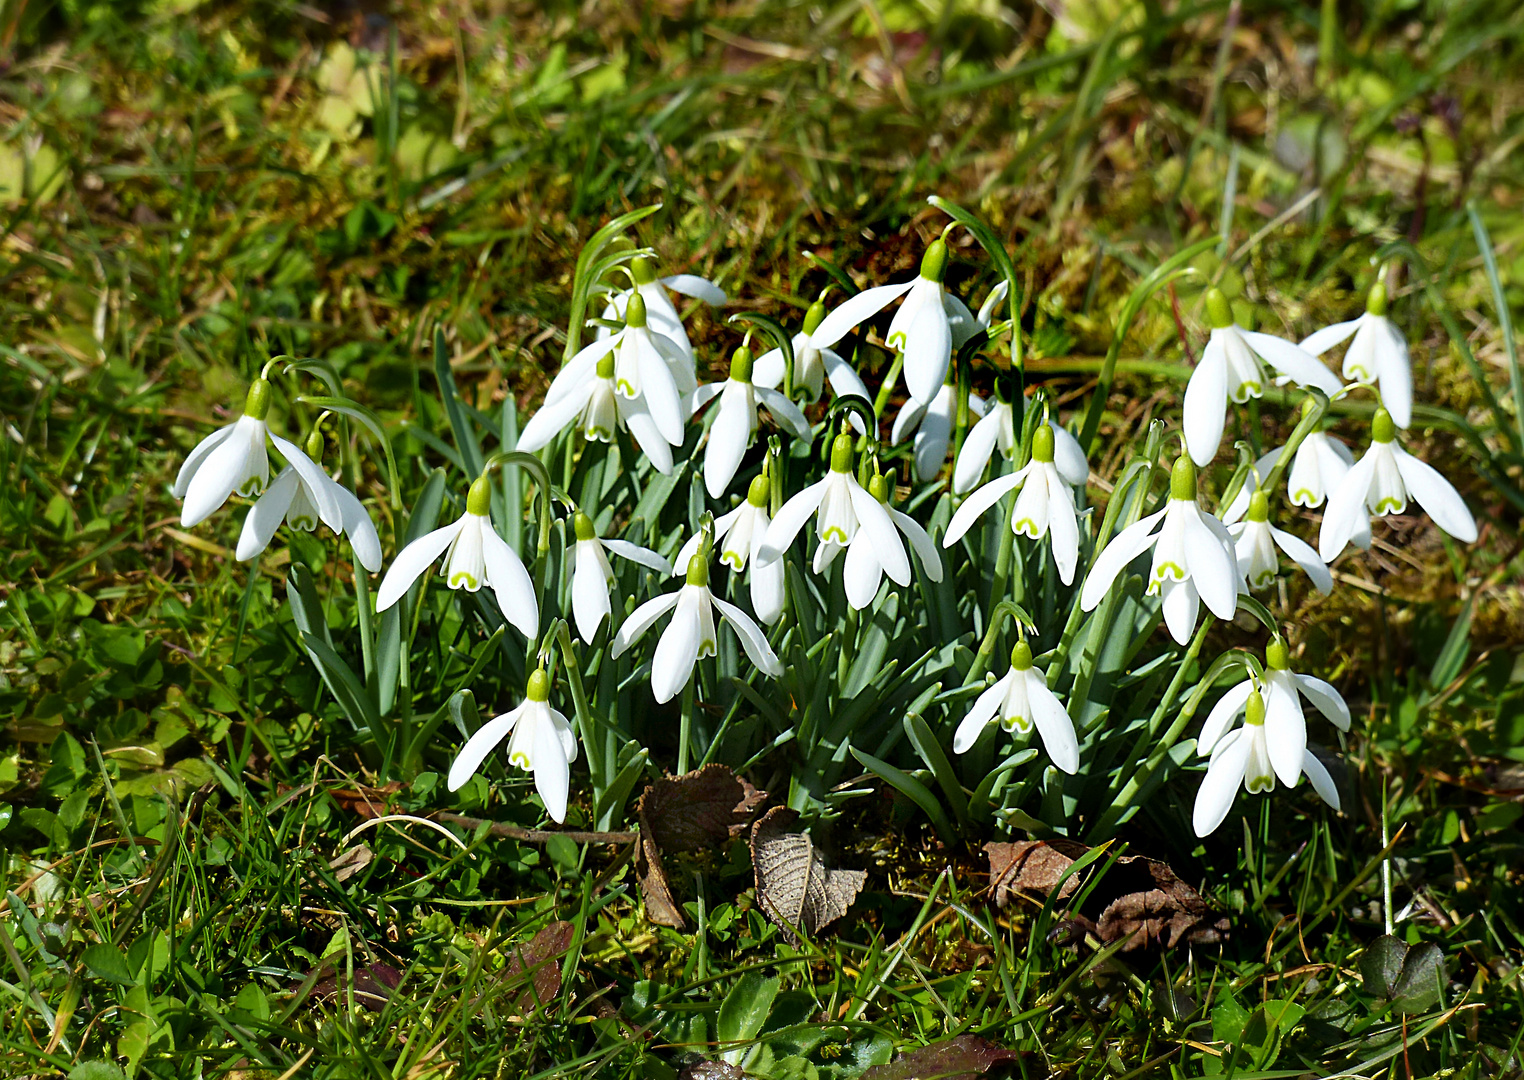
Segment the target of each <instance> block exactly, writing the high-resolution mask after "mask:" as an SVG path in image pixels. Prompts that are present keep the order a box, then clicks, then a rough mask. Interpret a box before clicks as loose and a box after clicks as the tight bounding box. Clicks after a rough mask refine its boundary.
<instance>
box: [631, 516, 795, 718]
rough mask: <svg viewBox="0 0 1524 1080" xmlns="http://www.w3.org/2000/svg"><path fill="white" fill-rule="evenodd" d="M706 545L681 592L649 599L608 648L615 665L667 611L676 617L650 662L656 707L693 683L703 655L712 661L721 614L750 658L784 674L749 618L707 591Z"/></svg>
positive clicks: (693, 562) (767, 670)
mask: <svg viewBox="0 0 1524 1080" xmlns="http://www.w3.org/2000/svg"><path fill="white" fill-rule="evenodd" d="M707 546H708V545H707V544H704V543H701V544H700V546H699V550H698V551H697V552H695V553H694V555H693V557H692V558H690V559H689V560H688V572H687V579H686V583H685V584H684V585H683V587H682V588H681V589H679V590H678V591H677V592H673V593H667V594H666V595H665V596H658V597H656V598H655V599H654V600H648V601H646V602H645V603H644V604H642V605H640V607H638V608H636V609H635V610H634V611H633V612H631V613H630V617H629V618H628V619H626V620H625V621H624V623H623V624H622V625H621V626H620V627H619V632H618V633H617V634H615V635H614V640H613V642H612V646H611V648H610V649H609V658H610V659H615V660H617V659H618V658H619V657H620V656H623V655H624V653H625V652H627V651H628V650H629V648H630V646H632V645H634V644H635V643H636V642H637V641H639V640H640V639H641V638H642V637H644V636H645V634H646V631H647V630H649V629H651V627H652V626H653V625H654V624H655V623H656V620H657V619H659V618H661V617H662V616H663V615H665V614H666V613H667V612H669V611H670V612H672V618H671V620H670V621H669V622H668V623H667V629H666V630H664V631H663V632H662V635H661V639H660V640H659V641H658V642H657V643H656V652H655V653H654V654H653V655H652V657H651V694H652V696H654V697H655V698H656V701H657V703H658V704H665V703H666V702H668V701H671V700H672V699H673V698H674V697H676V696H677V693H678V691H680V690H682V688H683V687H685V686H687V685H688V681H689V680H690V679H692V678H693V667H694V665H695V664H697V663H698V659H699V657H701V656H713V655H714V654H715V649H716V638H715V627H714V616H715V613H716V612H718V613H719V614H720V616H721V617H722V618H724V620H725V621H726V622H728V623H729V624H730V626H731V629H733V630H734V631H735V632H736V637H738V638H740V639H741V648H742V649H744V650H745V651H746V656H747V658H748V659H749V660H750V661H751V662H752V663H753V664H755V665H756V666H757V667H758V668H760V669H761V670H762V671H763V672H765V673H766V674H768V675H771V676H772V677H773V678H775V679H776V678H777V677H778V676H780V675H782V674H783V665H782V664H781V663H779V662H778V657H777V656H776V655H775V654H774V653H773V650H772V646H770V645H769V644H768V643H767V635H766V634H764V633H763V632H762V628H761V627H760V626H758V625H757V624H756V623H755V622H753V621H752V618H751V616H750V615H748V614H746V612H744V611H742V610H741V609H740V608H738V607H736V606H735V605H734V604H729V603H726V602H725V601H724V600H721V599H720V598H719V597H718V596H715V595H714V593H712V592H710V591H709V552H708V550H707Z"/></svg>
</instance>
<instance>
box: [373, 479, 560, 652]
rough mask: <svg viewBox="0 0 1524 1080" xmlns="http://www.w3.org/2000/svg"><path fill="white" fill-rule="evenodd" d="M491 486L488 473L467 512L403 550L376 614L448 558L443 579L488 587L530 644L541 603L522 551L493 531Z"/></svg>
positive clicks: (469, 587) (458, 585)
mask: <svg viewBox="0 0 1524 1080" xmlns="http://www.w3.org/2000/svg"><path fill="white" fill-rule="evenodd" d="M491 512H492V488H491V486H490V484H489V481H488V479H487V476H486V474H485V473H484V474H483V475H481V476H479V477H477V478H476V480H474V481H473V482H472V484H471V489H470V491H468V492H467V493H466V512H465V513H464V514H462V515H461V516H460V517H459V518H457V519H456V520H455V521H453V522H451V523H450V524H449V525H446V526H444V527H443V528H440V529H435V530H434V531H433V532H430V533H425V534H424V535H423V536H420V537H419V538H418V539H417V540H414V541H413V542H412V543H411V544H409V545H408V546H407V547H405V548H403V549H402V550H401V551H400V552H399V553H398V554H397V557H396V558H395V559H393V560H392V565H391V567H390V568H389V569H388V570H387V571H386V576H385V577H383V578H382V579H381V587H380V588H379V589H378V590H377V591H376V610H377V611H385V610H386V609H387V608H389V607H391V606H392V605H393V604H395V603H396V602H397V601H398V600H401V599H402V597H403V594H405V593H406V592H407V591H408V589H409V588H410V587H411V586H412V584H413V582H415V581H417V580H418V579H419V578H420V577H422V576H423V573H424V571H426V570H427V569H428V568H429V567H430V566H431V565H433V563H434V560H436V559H438V558H439V557H440V556H441V555H443V556H444V564H443V566H442V567H441V569H440V573H441V575H442V576H443V577H444V579H445V584H447V585H448V586H449V587H450V588H452V589H465V590H466V591H467V592H476V591H477V590H479V589H480V588H481V587H482V586H483V585H486V586H487V587H489V588H490V589H491V590H492V592H493V594H494V595H495V596H496V597H497V606H498V608H499V609H500V610H501V611H502V613H503V618H505V619H507V620H508V622H509V623H510V624H511V625H512V626H513V627H514V628H515V629H517V630H518V631H519V633H521V634H523V635H524V636H525V637H526V638H529V639H530V640H531V641H532V640H534V637H535V634H536V633H537V632H538V631H539V626H540V605H539V602H538V601H537V600H536V599H535V595H534V586H533V584H532V583H531V582H530V580H529V572H528V571H527V570H525V569H524V564H523V562H522V561H520V559H519V556H518V554H517V552H515V551H514V550H513V549H512V548H511V547H509V546H508V542H507V541H506V540H504V539H503V538H502V537H501V536H499V535H498V534H497V530H496V529H494V528H493V527H492V518H491V517H490V514H491Z"/></svg>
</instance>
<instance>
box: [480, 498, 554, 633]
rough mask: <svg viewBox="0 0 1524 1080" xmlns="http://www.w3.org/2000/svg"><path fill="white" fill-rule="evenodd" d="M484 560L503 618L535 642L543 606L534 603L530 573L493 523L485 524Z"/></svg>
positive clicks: (535, 601) (483, 533)
mask: <svg viewBox="0 0 1524 1080" xmlns="http://www.w3.org/2000/svg"><path fill="white" fill-rule="evenodd" d="M482 559H483V561H484V562H485V564H486V567H487V584H488V585H490V586H492V591H493V593H494V594H495V595H496V596H497V606H498V608H499V609H500V610H501V611H502V613H503V617H504V618H505V619H507V620H508V622H509V623H510V624H511V625H512V626H513V627H514V629H516V630H518V632H519V633H521V634H523V635H524V636H525V637H526V638H528V639H529V640H531V641H533V640H534V639H535V636H536V635H537V634H538V633H539V630H540V605H539V602H538V601H537V600H536V599H535V595H534V583H533V582H532V581H530V580H529V571H528V570H525V569H524V563H523V561H522V560H520V558H519V557H518V554H517V553H516V552H515V551H514V550H513V549H512V548H511V547H509V546H508V542H507V541H506V540H504V539H503V538H502V537H501V536H499V535H498V534H497V530H496V529H494V528H493V527H492V522H491V521H490V520H488V521H484V522H482Z"/></svg>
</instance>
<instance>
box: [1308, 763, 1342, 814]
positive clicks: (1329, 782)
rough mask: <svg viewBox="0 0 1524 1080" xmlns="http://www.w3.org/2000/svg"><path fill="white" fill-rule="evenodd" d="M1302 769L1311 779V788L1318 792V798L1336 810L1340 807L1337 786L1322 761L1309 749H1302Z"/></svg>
mask: <svg viewBox="0 0 1524 1080" xmlns="http://www.w3.org/2000/svg"><path fill="white" fill-rule="evenodd" d="M1302 771H1303V772H1304V773H1306V774H1307V779H1308V780H1310V781H1312V790H1313V791H1316V792H1317V793H1318V798H1320V799H1322V800H1323V801H1324V802H1326V803H1327V804H1328V805H1329V806H1331V807H1333V808H1334V809H1335V810H1338V809H1339V808H1340V807H1339V788H1338V786H1337V785H1336V784H1335V783H1334V780H1333V777H1332V776H1330V775H1329V773H1328V770H1327V769H1326V768H1324V766H1323V763H1322V762H1321V761H1319V760H1318V757H1317V755H1316V754H1314V753H1313V752H1312V751H1311V750H1303V751H1302Z"/></svg>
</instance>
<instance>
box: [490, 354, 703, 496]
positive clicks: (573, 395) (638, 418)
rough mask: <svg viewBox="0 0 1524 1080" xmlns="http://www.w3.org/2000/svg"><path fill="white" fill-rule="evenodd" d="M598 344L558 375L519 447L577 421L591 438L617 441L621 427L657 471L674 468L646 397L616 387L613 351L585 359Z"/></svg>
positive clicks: (541, 444) (529, 449)
mask: <svg viewBox="0 0 1524 1080" xmlns="http://www.w3.org/2000/svg"><path fill="white" fill-rule="evenodd" d="M601 348H602V346H601V345H600V344H599V343H598V342H594V343H593V344H592V345H589V346H588V347H587V348H585V349H583V350H582V351H581V352H580V353H578V354H577V355H576V356H574V357H572V358H571V360H569V361H568V362H567V364H566V366H565V367H563V368H562V369H561V371H560V372H559V373H558V374H557V375H556V377H555V379H554V380H552V382H551V384H550V390H549V391H548V392H547V393H546V395H545V402H544V404H542V405H541V406H540V411H539V412H537V413H535V414H534V415H533V416H531V417H530V418H529V422H528V423H527V424H525V425H524V430H523V431H522V432H520V433H519V439H518V443H517V444H516V446H515V448H516V449H518V450H522V451H524V452H525V453H534V452H535V451H537V450H541V449H543V448H545V447H546V446H548V445H549V444H550V441H551V440H552V439H554V438H555V437H556V436H557V435H559V434H560V433H561V432H562V431H564V430H565V429H566V428H567V426H568V425H570V424H573V423H575V424H577V425H578V426H579V427H581V429H582V437H583V438H584V439H587V440H588V441H589V442H592V441H593V440H597V441H598V442H605V443H607V442H613V440H614V429H615V428H616V427H618V426H619V425H621V424H622V425H623V426H624V427H625V429H626V430H627V431H629V433H630V435H631V436H632V437H633V438H634V440H635V442H636V444H637V445H638V446H639V447H640V449H641V451H642V452H643V453H644V454H645V455H646V457H647V459H649V460H650V462H651V464H652V466H653V467H655V469H656V471H657V472H659V473H662V474H667V473H670V472H671V471H672V447H673V446H678V445H681V440H679V442H677V443H671V442H668V441H667V438H666V436H664V435H663V434H662V433H661V432H660V431H658V430H657V427H656V421H654V420H653V419H651V411H650V409H648V408H647V407H646V402H645V398H643V397H633V398H632V397H625V396H624V395H623V394H620V393H619V392H618V390H617V388H616V387H615V385H614V354H613V353H612V352H610V351H608V350H604V351H603V354H602V355H601V356H599V357H597V359H596V360H594V361H592V363H591V364H589V363H588V362H587V361H586V359H585V357H586V356H587V355H588V354H589V352H590V351H596V350H598V349H601Z"/></svg>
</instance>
